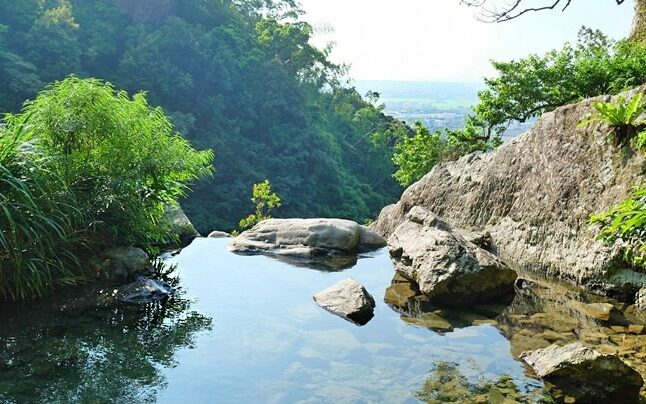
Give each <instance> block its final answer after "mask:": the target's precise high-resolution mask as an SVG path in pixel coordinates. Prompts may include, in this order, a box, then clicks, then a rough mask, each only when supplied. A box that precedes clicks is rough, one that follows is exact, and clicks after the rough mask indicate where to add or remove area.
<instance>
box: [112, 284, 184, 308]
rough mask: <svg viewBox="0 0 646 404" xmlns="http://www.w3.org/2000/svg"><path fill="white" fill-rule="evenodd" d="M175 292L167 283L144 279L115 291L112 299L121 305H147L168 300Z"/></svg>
mask: <svg viewBox="0 0 646 404" xmlns="http://www.w3.org/2000/svg"><path fill="white" fill-rule="evenodd" d="M174 291H175V289H174V288H173V287H171V286H170V285H169V284H167V283H166V282H163V281H160V280H157V279H142V280H139V281H135V282H132V283H129V284H127V285H124V286H120V287H118V288H116V289H114V290H113V291H112V293H111V297H112V299H114V300H116V301H119V302H121V303H129V304H147V303H152V302H157V301H160V300H163V299H167V298H168V297H169V296H170V295H171V294H172V293H173V292H174Z"/></svg>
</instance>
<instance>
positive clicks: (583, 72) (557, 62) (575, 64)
mask: <svg viewBox="0 0 646 404" xmlns="http://www.w3.org/2000/svg"><path fill="white" fill-rule="evenodd" d="M492 63H493V66H494V67H495V68H496V70H497V71H498V74H497V75H496V77H494V78H489V79H485V83H486V85H487V88H486V89H485V90H483V91H481V92H480V93H479V94H478V98H479V102H478V104H477V105H476V106H475V107H474V109H473V113H472V114H471V115H470V116H469V117H468V119H467V124H466V128H465V131H466V134H464V133H458V139H457V143H465V144H466V145H467V146H468V147H466V148H465V150H466V151H469V150H474V149H479V150H486V149H487V148H490V147H495V143H496V142H498V141H496V140H494V139H495V138H496V136H498V135H500V134H502V133H503V132H504V131H505V130H506V129H507V127H508V126H509V125H510V123H512V122H514V121H518V122H525V121H527V120H528V119H531V118H534V117H537V116H540V115H541V114H543V113H545V112H548V111H551V110H553V109H555V108H557V107H560V106H562V105H565V104H568V103H572V102H577V101H579V100H581V99H584V98H588V97H594V96H597V95H601V94H616V93H618V92H620V91H623V90H626V89H629V88H631V87H635V86H637V85H640V84H642V83H644V82H646V44H644V43H635V42H630V41H619V42H614V41H611V40H610V39H608V38H607V37H606V36H605V35H603V34H602V33H601V32H600V31H596V30H590V29H588V28H585V27H583V28H582V29H581V31H580V32H579V41H578V43H577V44H575V45H572V44H569V43H566V44H565V45H564V46H563V48H562V49H560V50H552V51H550V52H547V53H546V54H545V55H542V56H539V55H530V56H528V57H526V58H523V59H520V60H517V61H510V62H492ZM461 132H464V131H461ZM492 140H493V144H492ZM498 143H499V142H498Z"/></svg>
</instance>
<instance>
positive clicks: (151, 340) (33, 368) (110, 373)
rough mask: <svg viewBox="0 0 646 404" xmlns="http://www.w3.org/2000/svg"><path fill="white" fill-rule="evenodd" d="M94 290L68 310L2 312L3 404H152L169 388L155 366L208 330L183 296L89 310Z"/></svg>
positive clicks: (55, 304)
mask: <svg viewBox="0 0 646 404" xmlns="http://www.w3.org/2000/svg"><path fill="white" fill-rule="evenodd" d="M95 292H96V291H92V292H86V293H84V294H83V295H84V296H85V297H86V299H81V300H80V301H75V302H74V306H75V307H73V308H71V307H70V301H69V300H68V301H67V303H65V304H64V305H63V304H60V302H61V301H65V299H63V300H60V299H59V298H52V299H50V300H47V301H44V302H40V303H38V304H37V305H36V307H34V306H29V307H27V308H22V307H20V306H18V305H16V306H14V307H11V306H7V305H5V306H4V307H3V308H2V310H1V311H2V313H1V314H2V318H3V326H2V327H1V328H0V346H1V347H2V349H1V350H0V402H9V403H13V402H15V403H20V402H47V403H58V402H61V403H66V402H152V401H155V399H156V395H157V392H158V391H159V390H160V389H161V388H163V387H164V386H165V384H166V380H165V378H164V376H163V375H162V373H161V372H160V367H169V366H173V365H174V364H175V360H174V356H175V352H176V351H177V350H178V349H180V348H190V347H191V346H192V341H193V338H194V336H195V334H196V333H198V332H200V331H203V330H208V329H210V327H211V319H210V318H208V317H206V316H203V315H201V314H199V313H197V312H195V311H191V302H190V301H188V300H185V299H182V297H181V293H180V294H178V296H175V297H172V298H171V299H169V300H167V301H164V302H156V303H151V304H147V305H140V306H108V307H105V306H96V305H92V304H90V301H93V300H92V299H91V298H90V297H89V296H93V295H95V294H96V293H95ZM74 293H76V294H78V293H79V291H78V290H75V291H74ZM94 302H95V301H94ZM95 303H96V302H95ZM61 313H63V314H61ZM26 315H27V316H26Z"/></svg>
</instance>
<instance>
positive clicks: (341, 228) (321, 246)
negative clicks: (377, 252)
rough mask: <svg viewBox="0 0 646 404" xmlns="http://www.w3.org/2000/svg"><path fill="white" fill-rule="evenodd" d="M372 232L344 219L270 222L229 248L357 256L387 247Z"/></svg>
mask: <svg viewBox="0 0 646 404" xmlns="http://www.w3.org/2000/svg"><path fill="white" fill-rule="evenodd" d="M385 245H386V241H385V240H384V239H383V238H382V237H381V236H379V235H378V234H376V233H375V232H373V231H372V230H370V229H368V228H366V227H365V226H361V225H359V224H357V223H355V222H353V221H351V220H343V219H268V220H263V221H262V222H260V223H258V224H257V225H255V226H254V227H253V228H252V229H250V230H247V231H245V232H243V233H242V234H240V235H239V236H238V237H236V238H235V239H233V241H232V242H231V244H229V249H230V250H231V251H234V252H239V253H264V254H273V255H283V256H292V257H302V258H311V257H320V256H326V255H339V254H354V253H356V252H359V251H367V250H372V249H376V248H380V247H384V246H385Z"/></svg>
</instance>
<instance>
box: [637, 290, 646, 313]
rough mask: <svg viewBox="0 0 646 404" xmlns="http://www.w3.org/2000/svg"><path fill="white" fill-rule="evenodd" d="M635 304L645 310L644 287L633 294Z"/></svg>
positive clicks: (645, 294)
mask: <svg viewBox="0 0 646 404" xmlns="http://www.w3.org/2000/svg"><path fill="white" fill-rule="evenodd" d="M635 306H637V308H638V309H640V310H645V311H646V288H641V289H639V291H638V292H637V294H636V295H635Z"/></svg>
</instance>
